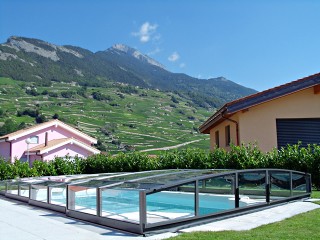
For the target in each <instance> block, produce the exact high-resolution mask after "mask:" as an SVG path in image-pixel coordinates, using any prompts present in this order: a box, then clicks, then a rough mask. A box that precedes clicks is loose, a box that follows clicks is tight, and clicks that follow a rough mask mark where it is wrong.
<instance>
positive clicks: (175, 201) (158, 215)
mask: <svg viewBox="0 0 320 240" xmlns="http://www.w3.org/2000/svg"><path fill="white" fill-rule="evenodd" d="M146 211H147V224H152V223H159V222H165V221H171V220H178V219H186V218H191V217H194V216H195V211H196V210H195V182H191V183H189V184H182V185H179V186H176V187H172V188H168V189H165V190H162V191H160V192H155V193H150V194H147V196H146Z"/></svg>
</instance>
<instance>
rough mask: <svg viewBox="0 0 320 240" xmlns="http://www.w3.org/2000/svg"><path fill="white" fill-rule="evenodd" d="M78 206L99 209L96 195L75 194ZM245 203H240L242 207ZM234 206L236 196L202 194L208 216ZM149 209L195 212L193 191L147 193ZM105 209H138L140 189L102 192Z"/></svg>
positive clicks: (202, 211)
mask: <svg viewBox="0 0 320 240" xmlns="http://www.w3.org/2000/svg"><path fill="white" fill-rule="evenodd" d="M75 200H76V201H75V204H76V206H81V207H85V208H88V209H92V210H96V195H83V194H79V195H78V196H77V195H76V199H75ZM245 205H246V203H244V202H240V206H245ZM234 207H235V203H234V199H233V196H231V195H214V194H199V214H200V215H206V214H211V213H216V212H219V211H224V210H229V209H233V208H234ZM146 208H147V212H148V213H150V212H163V213H168V212H170V213H186V214H194V212H195V200H194V193H185V192H183V193H181V192H165V191H163V192H158V193H154V194H150V195H147V197H146ZM102 211H105V212H110V213H115V214H123V213H133V212H139V191H130V190H129V191H128V190H114V189H112V191H110V192H109V191H103V192H102Z"/></svg>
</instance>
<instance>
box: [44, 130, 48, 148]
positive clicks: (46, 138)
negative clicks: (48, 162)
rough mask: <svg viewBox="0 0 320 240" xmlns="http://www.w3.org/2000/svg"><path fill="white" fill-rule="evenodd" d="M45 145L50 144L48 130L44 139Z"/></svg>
mask: <svg viewBox="0 0 320 240" xmlns="http://www.w3.org/2000/svg"><path fill="white" fill-rule="evenodd" d="M44 146H45V147H46V146H48V132H46V136H45V140H44Z"/></svg>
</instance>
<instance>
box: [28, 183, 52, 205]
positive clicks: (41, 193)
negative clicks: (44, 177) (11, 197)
mask: <svg viewBox="0 0 320 240" xmlns="http://www.w3.org/2000/svg"><path fill="white" fill-rule="evenodd" d="M47 192H48V188H47V185H45V184H32V185H31V195H30V199H32V200H37V201H40V202H47V201H48V195H47Z"/></svg>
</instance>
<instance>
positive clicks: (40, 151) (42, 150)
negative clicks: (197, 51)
mask: <svg viewBox="0 0 320 240" xmlns="http://www.w3.org/2000/svg"><path fill="white" fill-rule="evenodd" d="M67 144H75V145H77V146H79V147H81V148H83V149H85V150H87V151H89V152H92V153H93V154H99V153H100V151H99V150H98V149H96V148H94V147H91V146H89V145H87V144H85V143H83V142H81V141H79V140H77V139H73V138H66V140H65V141H61V142H59V143H57V144H54V145H52V146H47V147H46V146H44V147H42V148H40V149H39V148H38V147H34V149H29V151H25V153H26V154H32V153H36V154H39V155H42V154H45V153H48V152H50V151H53V150H55V149H57V148H59V147H62V146H65V145H67Z"/></svg>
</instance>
